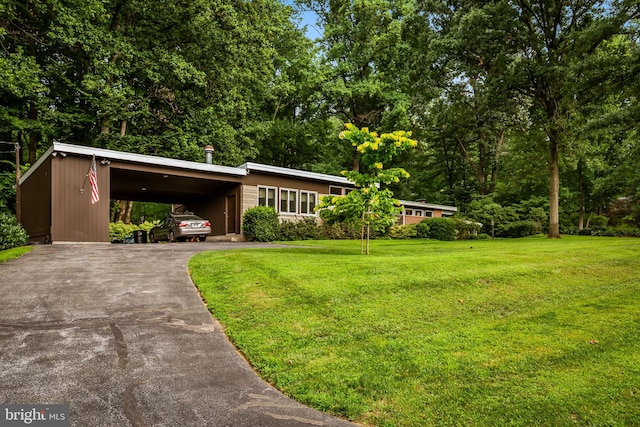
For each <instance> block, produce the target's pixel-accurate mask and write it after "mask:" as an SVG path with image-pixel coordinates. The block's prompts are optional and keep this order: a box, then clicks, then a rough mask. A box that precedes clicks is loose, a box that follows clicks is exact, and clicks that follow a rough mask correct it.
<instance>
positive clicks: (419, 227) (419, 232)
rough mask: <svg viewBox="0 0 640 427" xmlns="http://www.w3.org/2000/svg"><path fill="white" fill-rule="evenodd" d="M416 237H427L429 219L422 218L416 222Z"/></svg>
mask: <svg viewBox="0 0 640 427" xmlns="http://www.w3.org/2000/svg"><path fill="white" fill-rule="evenodd" d="M416 237H417V238H418V239H428V238H429V220H428V219H423V220H422V221H421V222H419V223H418V224H416Z"/></svg>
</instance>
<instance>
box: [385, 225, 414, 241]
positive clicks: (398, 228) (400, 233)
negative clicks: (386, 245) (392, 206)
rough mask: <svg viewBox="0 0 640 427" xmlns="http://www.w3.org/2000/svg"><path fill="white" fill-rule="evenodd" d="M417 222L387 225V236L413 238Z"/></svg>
mask: <svg viewBox="0 0 640 427" xmlns="http://www.w3.org/2000/svg"><path fill="white" fill-rule="evenodd" d="M416 225H417V224H406V225H392V226H391V227H389V237H391V238H392V239H413V238H415V237H416V236H417V235H418V231H417V230H416Z"/></svg>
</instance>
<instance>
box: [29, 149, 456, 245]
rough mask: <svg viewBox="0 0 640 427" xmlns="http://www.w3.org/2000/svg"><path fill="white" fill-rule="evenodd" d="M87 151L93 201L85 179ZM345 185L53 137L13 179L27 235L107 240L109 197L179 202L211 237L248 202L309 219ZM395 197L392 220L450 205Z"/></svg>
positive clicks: (236, 228)
mask: <svg viewBox="0 0 640 427" xmlns="http://www.w3.org/2000/svg"><path fill="white" fill-rule="evenodd" d="M93 156H95V159H96V176H97V184H98V185H97V186H98V195H99V200H98V201H95V200H94V202H95V203H92V200H91V187H90V181H89V179H87V178H88V171H89V167H90V165H91V160H92V158H93ZM207 157H208V158H210V157H209V156H207ZM352 188H353V185H352V184H351V182H349V181H348V180H347V179H346V178H344V177H341V176H334V175H326V174H320V173H314V172H306V171H300V170H294V169H288V168H281V167H276V166H269V165H263V164H259V163H245V164H243V165H241V166H238V167H227V166H218V165H213V164H210V163H197V162H189V161H184V160H175V159H169V158H163V157H155V156H147V155H141V154H133V153H125V152H120V151H113V150H105V149H99V148H93V147H85V146H79V145H70V144H63V143H57V142H56V143H54V144H53V145H52V146H51V147H50V148H49V149H48V150H47V151H46V152H45V153H44V154H43V155H42V156H41V157H40V158H39V159H38V160H37V161H36V162H35V163H34V164H33V166H31V168H30V169H29V170H28V171H27V172H26V173H25V174H24V175H23V176H22V178H21V179H20V193H21V210H22V224H23V226H24V227H25V229H26V231H27V233H28V234H29V236H30V238H31V240H33V241H43V242H108V241H109V220H110V200H112V199H116V200H136V201H150V202H162V203H172V204H174V205H181V206H183V207H184V208H186V209H188V210H190V211H193V212H195V213H196V214H198V215H199V216H201V217H203V218H207V219H209V220H210V221H211V223H212V231H211V234H212V235H213V236H220V237H224V238H227V239H241V238H242V236H241V221H242V215H243V214H244V212H245V211H246V210H247V209H249V208H252V207H254V206H258V205H265V206H272V207H273V208H274V209H276V211H278V212H279V214H280V217H281V219H282V220H296V219H299V218H303V217H317V213H316V212H315V210H314V208H315V206H316V205H317V204H318V203H319V200H320V198H321V197H322V196H325V195H329V194H334V195H340V194H345V193H346V192H347V191H348V190H349V189H352ZM402 203H403V204H405V211H404V214H403V215H402V216H401V217H400V221H401V222H400V223H411V222H412V221H416V222H417V218H423V217H428V216H433V217H438V216H446V215H452V214H453V213H455V211H456V208H455V207H451V206H439V205H429V204H426V203H420V202H405V201H403V202H402ZM420 212H421V213H420ZM418 215H422V217H420V216H418Z"/></svg>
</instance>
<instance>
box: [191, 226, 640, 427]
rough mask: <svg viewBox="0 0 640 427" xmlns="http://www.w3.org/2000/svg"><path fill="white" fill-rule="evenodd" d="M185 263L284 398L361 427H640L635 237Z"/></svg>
mask: <svg viewBox="0 0 640 427" xmlns="http://www.w3.org/2000/svg"><path fill="white" fill-rule="evenodd" d="M300 245H306V246H310V245H311V246H312V247H305V248H295V247H292V248H290V249H289V248H285V249H267V250H263V249H250V250H233V251H226V252H208V253H202V254H199V255H197V256H195V257H194V258H193V259H192V260H191V262H190V270H191V274H192V277H193V279H194V282H195V283H196V285H197V286H198V288H199V289H200V291H201V293H202V295H203V297H204V298H205V300H206V302H207V305H208V307H209V309H210V310H211V312H212V313H213V315H214V316H215V317H216V318H217V319H219V320H220V321H221V323H222V324H223V325H224V326H225V327H226V332H227V334H228V336H229V337H230V338H231V340H232V341H233V342H234V343H235V345H236V346H237V347H238V348H239V349H240V351H242V353H243V354H244V355H245V356H246V357H247V358H248V360H249V361H250V363H251V364H252V365H253V366H254V367H255V369H256V370H257V371H258V372H259V373H260V374H261V375H262V376H263V377H264V378H265V379H266V380H267V381H269V382H271V383H272V384H274V385H275V386H276V387H278V388H279V389H280V390H282V391H283V392H284V393H286V394H287V395H289V396H291V397H293V398H295V399H296V400H298V401H300V402H303V403H305V404H308V405H310V406H312V407H315V408H317V409H320V410H323V411H326V412H329V413H332V414H335V415H338V416H342V417H345V418H348V419H350V420H353V421H355V422H357V423H359V424H362V425H375V426H435V425H441V426H454V425H455V426H458V425H460V426H462V425H464V426H506V425H511V426H542V425H544V426H575V425H585V426H586V425H589V426H638V425H640V239H617V238H589V237H584V238H582V237H567V238H563V239H560V240H548V239H543V238H535V239H514V240H496V241H461V242H437V241H374V242H373V243H372V255H370V256H361V255H360V254H359V252H360V246H359V242H355V241H339V242H336V241H321V242H304V243H300Z"/></svg>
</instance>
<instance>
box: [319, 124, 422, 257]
mask: <svg viewBox="0 0 640 427" xmlns="http://www.w3.org/2000/svg"><path fill="white" fill-rule="evenodd" d="M345 127H346V130H345V131H343V132H341V133H340V139H343V140H347V141H349V142H350V143H351V145H352V146H353V147H355V149H356V151H357V152H358V153H359V154H360V156H361V159H360V170H359V171H343V175H345V176H346V177H347V178H348V179H349V180H350V181H351V182H353V184H354V185H355V186H356V190H354V191H351V192H350V193H348V194H346V195H344V196H326V197H324V198H323V199H322V201H321V203H320V205H318V206H317V208H316V209H317V210H320V217H321V218H322V219H323V220H325V221H327V222H329V223H332V222H341V221H344V222H349V223H352V224H358V225H360V227H361V239H360V249H361V252H362V253H363V254H364V253H366V254H367V255H369V239H370V236H371V231H372V230H374V231H375V230H380V229H382V228H386V227H389V226H391V225H393V223H394V222H395V219H396V215H397V214H398V213H399V212H400V203H399V202H398V201H397V200H396V199H394V198H393V192H392V191H391V190H389V189H388V188H382V186H383V185H389V184H392V183H397V182H399V181H400V179H402V178H408V177H409V174H408V173H407V172H406V171H405V170H404V169H402V168H389V169H385V167H384V165H385V163H387V164H388V162H390V161H391V160H392V159H393V158H394V157H395V156H396V155H398V154H399V153H401V152H403V151H405V150H407V149H408V148H410V147H415V146H416V145H417V141H416V140H414V139H411V138H410V136H411V133H410V132H405V131H395V132H392V133H384V134H382V135H380V136H378V134H377V133H375V132H370V131H369V129H368V128H366V127H364V128H362V129H359V128H358V127H356V126H355V125H353V124H351V123H347V124H345ZM365 242H366V244H365Z"/></svg>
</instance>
